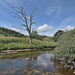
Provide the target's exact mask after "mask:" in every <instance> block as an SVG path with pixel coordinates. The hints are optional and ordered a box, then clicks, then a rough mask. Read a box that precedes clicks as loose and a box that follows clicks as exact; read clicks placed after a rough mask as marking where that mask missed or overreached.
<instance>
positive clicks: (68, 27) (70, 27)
mask: <svg viewBox="0 0 75 75" xmlns="http://www.w3.org/2000/svg"><path fill="white" fill-rule="evenodd" d="M73 29H74V27H72V26H70V25H68V26H67V27H65V29H63V30H64V31H69V30H73Z"/></svg>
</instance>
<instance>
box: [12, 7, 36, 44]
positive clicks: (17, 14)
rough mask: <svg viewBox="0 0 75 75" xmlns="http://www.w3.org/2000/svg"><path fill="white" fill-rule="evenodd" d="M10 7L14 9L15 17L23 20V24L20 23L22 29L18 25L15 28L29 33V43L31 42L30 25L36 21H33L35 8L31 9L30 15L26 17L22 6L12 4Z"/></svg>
mask: <svg viewBox="0 0 75 75" xmlns="http://www.w3.org/2000/svg"><path fill="white" fill-rule="evenodd" d="M12 8H13V10H14V13H15V17H17V18H18V19H20V20H22V21H23V22H24V24H22V26H23V27H24V29H22V28H19V27H17V28H19V29H21V30H26V31H27V32H28V34H29V38H30V43H32V35H31V31H32V29H31V27H32V25H33V24H35V23H36V22H33V17H34V12H35V10H36V9H33V11H32V12H31V14H30V16H29V17H28V16H27V14H26V12H25V9H24V7H23V6H20V7H15V6H14V7H12ZM28 18H29V22H28ZM28 23H29V25H28Z"/></svg>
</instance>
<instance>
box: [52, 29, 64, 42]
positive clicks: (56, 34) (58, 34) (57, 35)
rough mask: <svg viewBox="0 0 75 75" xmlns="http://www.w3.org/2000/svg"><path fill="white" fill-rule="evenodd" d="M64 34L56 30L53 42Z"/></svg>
mask: <svg viewBox="0 0 75 75" xmlns="http://www.w3.org/2000/svg"><path fill="white" fill-rule="evenodd" d="M63 33H64V32H63V31H62V30H58V31H57V32H56V33H55V34H54V38H53V40H54V41H55V42H56V41H57V40H58V39H59V37H60V36H61V35H62V34H63Z"/></svg>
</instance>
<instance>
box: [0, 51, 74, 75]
mask: <svg viewBox="0 0 75 75" xmlns="http://www.w3.org/2000/svg"><path fill="white" fill-rule="evenodd" d="M21 53H22V52H21ZM23 53H24V52H23ZM52 57H53V52H52V51H49V50H48V51H37V52H36V51H34V52H30V53H28V52H27V53H26V52H25V56H24V55H23V56H22V57H21V56H20V57H17V58H13V59H0V75H74V74H73V71H72V70H68V69H66V68H64V67H63V66H62V65H61V64H60V63H59V62H56V61H53V60H52Z"/></svg>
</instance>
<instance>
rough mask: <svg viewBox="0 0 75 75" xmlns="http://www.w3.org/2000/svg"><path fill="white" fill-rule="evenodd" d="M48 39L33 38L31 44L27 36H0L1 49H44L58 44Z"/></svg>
mask: <svg viewBox="0 0 75 75" xmlns="http://www.w3.org/2000/svg"><path fill="white" fill-rule="evenodd" d="M46 39H47V38H44V39H43V41H41V40H36V39H33V42H32V44H30V43H29V39H27V38H18V37H0V50H17V49H35V48H36V49H42V48H53V47H56V46H57V43H56V42H53V41H47V40H46ZM48 39H49V37H48ZM50 40H51V38H50Z"/></svg>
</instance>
